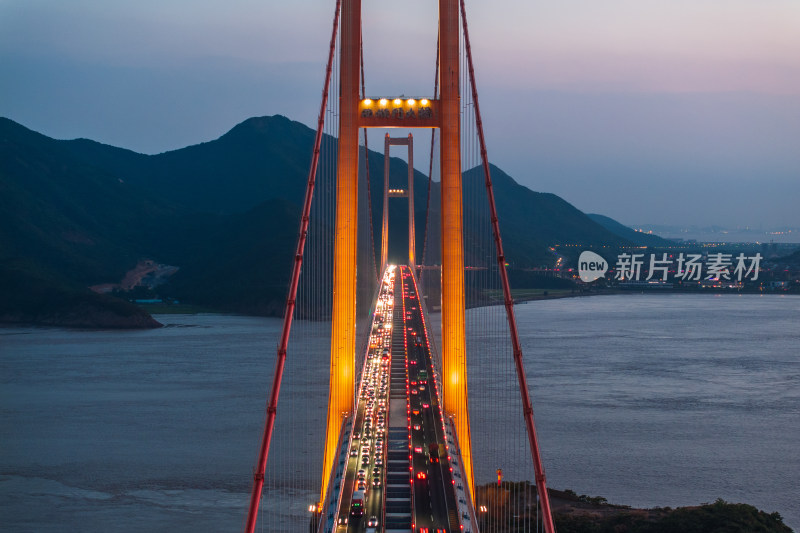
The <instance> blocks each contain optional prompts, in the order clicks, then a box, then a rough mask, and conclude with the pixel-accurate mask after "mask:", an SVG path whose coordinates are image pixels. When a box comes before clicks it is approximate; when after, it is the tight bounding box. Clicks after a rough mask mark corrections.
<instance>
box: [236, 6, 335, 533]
mask: <svg viewBox="0 0 800 533" xmlns="http://www.w3.org/2000/svg"><path fill="white" fill-rule="evenodd" d="M340 3H341V0H336V12H335V13H334V16H333V30H332V32H331V44H330V52H329V53H328V65H327V68H326V70H325V85H324V87H323V90H322V103H321V104H320V111H319V119H318V122H317V134H316V137H315V138H314V152H313V155H312V157H311V168H310V170H309V171H308V183H307V185H306V196H305V201H304V203H303V215H302V218H301V219H300V233H299V235H298V237H297V250H296V252H295V256H294V265H293V266H292V278H291V284H290V285H289V295H288V298H287V299H286V310H285V312H284V315H283V331H282V332H281V338H280V343H279V344H278V354H277V359H276V361H275V375H274V376H273V379H272V390H271V392H270V397H269V404H268V405H267V421H266V424H265V426H264V435H263V438H262V440H261V448H260V449H259V453H258V463H257V465H256V471H255V472H254V473H253V491H252V493H251V494H250V508H249V510H248V512H247V522H246V524H245V533H253V531H254V530H255V526H256V518H257V517H258V506H259V503H260V502H261V489H262V488H263V486H264V471H265V470H266V468H267V456H268V455H269V445H270V441H271V440H272V430H273V428H274V426H275V413H276V412H277V408H278V396H279V395H280V390H281V378H282V377H283V367H284V364H285V362H286V347H287V346H288V344H289V331H290V330H291V328H292V318H293V316H294V307H295V298H296V297H297V286H298V283H299V280H300V268H301V266H302V264H303V250H304V248H305V244H306V236H307V235H308V219H309V213H310V212H311V200H312V198H313V197H314V181H315V179H316V175H317V164H318V163H319V152H320V144H321V141H322V128H323V126H324V124H325V108H326V107H327V104H328V86H329V85H330V81H331V65H332V62H333V56H334V49H335V46H336V33H337V31H338V27H339V6H340Z"/></svg>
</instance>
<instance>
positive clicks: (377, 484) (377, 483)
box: [372, 477, 381, 487]
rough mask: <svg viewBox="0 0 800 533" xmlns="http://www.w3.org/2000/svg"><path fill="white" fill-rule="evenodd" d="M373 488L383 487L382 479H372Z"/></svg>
mask: <svg viewBox="0 0 800 533" xmlns="http://www.w3.org/2000/svg"><path fill="white" fill-rule="evenodd" d="M372 486H373V487H380V486H381V478H379V477H374V478H372Z"/></svg>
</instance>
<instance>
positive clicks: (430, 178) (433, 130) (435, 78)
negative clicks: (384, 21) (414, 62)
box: [417, 36, 439, 285]
mask: <svg viewBox="0 0 800 533" xmlns="http://www.w3.org/2000/svg"><path fill="white" fill-rule="evenodd" d="M438 97H439V37H438V36H437V37H436V70H435V74H434V75H433V99H434V100H436V99H437V98H438ZM435 141H436V128H431V157H430V159H429V160H428V163H429V164H428V200H427V204H426V205H425V236H424V237H423V238H422V260H421V261H420V264H419V266H418V267H417V268H418V269H419V270H418V272H419V275H418V276H417V278H418V279H419V280H420V285H422V276H423V273H424V272H425V269H424V268H423V267H424V266H425V252H426V251H427V250H428V233H429V231H428V230H429V229H430V228H429V227H428V222H429V221H430V212H431V182H432V181H433V149H434V144H435Z"/></svg>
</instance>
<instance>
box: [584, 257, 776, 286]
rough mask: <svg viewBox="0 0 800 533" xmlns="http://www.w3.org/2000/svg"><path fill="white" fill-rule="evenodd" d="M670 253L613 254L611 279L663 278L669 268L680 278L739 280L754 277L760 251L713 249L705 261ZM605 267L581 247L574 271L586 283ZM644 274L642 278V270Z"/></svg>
mask: <svg viewBox="0 0 800 533" xmlns="http://www.w3.org/2000/svg"><path fill="white" fill-rule="evenodd" d="M669 255H670V254H667V253H662V254H660V257H659V254H650V258H649V260H646V259H645V254H630V253H622V254H619V255H618V256H617V263H616V265H615V266H614V279H615V280H618V281H640V280H642V279H644V281H648V280H657V281H666V280H667V274H668V273H670V272H672V273H673V278H674V279H676V280H683V281H699V280H701V279H715V280H723V279H724V280H730V281H733V280H735V281H742V280H747V279H748V276H751V277H750V278H749V279H750V281H756V280H757V279H758V271H759V267H760V265H761V259H762V258H761V254H760V253H756V255H753V256H745V255H744V254H743V253H740V254H739V255H738V256H736V257H734V256H733V254H723V253H713V254H708V258H707V259H706V261H705V263H704V262H702V259H703V256H702V255H700V254H684V253H680V254H678V256H677V257H675V258H672V259H670V258H669ZM608 269H609V264H608V262H607V261H606V260H605V259H604V258H603V257H601V256H600V255H598V254H596V253H594V252H589V251H585V252H583V253H581V255H580V258H579V259H578V273H579V274H580V278H581V280H582V281H583V282H585V283H590V282H592V281H595V280H597V279H600V278H602V277H604V276H605V274H606V272H607V271H608ZM645 272H646V273H647V276H646V277H644V278H642V276H643V274H644V273H645Z"/></svg>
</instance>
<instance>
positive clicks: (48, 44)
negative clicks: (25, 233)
mask: <svg viewBox="0 0 800 533" xmlns="http://www.w3.org/2000/svg"><path fill="white" fill-rule="evenodd" d="M334 5H335V2H334V1H333V0H331V1H324V2H323V1H320V0H317V1H310V0H296V1H289V2H278V1H264V0H262V1H256V0H227V1H225V2H222V1H211V0H191V1H189V0H139V1H137V2H120V1H114V0H91V1H90V0H69V1H64V0H0V115H1V116H5V117H9V118H11V119H13V120H15V121H17V122H20V123H21V124H23V125H24V126H27V127H29V128H31V129H34V130H36V131H39V132H41V133H43V134H45V135H48V136H51V137H55V138H59V139H69V138H77V137H87V138H90V139H94V140H97V141H100V142H103V143H107V144H112V145H115V146H120V147H124V148H129V149H132V150H136V151H139V152H143V153H150V154H152V153H158V152H163V151H167V150H172V149H176V148H181V147H184V146H187V145H190V144H196V143H199V142H203V141H208V140H212V139H215V138H217V137H219V136H220V135H222V134H223V133H225V132H226V131H227V130H229V129H230V128H232V127H233V126H234V125H235V124H237V123H239V122H241V121H243V120H245V119H247V118H249V117H252V116H263V115H273V114H282V115H286V116H288V117H289V118H292V119H294V120H298V121H300V122H303V123H305V124H307V125H309V126H313V125H314V124H315V122H316V114H317V111H318V107H319V99H320V93H321V89H322V82H323V78H324V63H325V60H326V55H327V48H328V40H329V37H330V27H331V21H332V16H333V8H334ZM436 11H437V3H436V2H435V1H434V0H426V1H407V2H370V1H364V2H363V23H364V29H363V35H364V51H365V64H366V67H365V68H366V74H365V76H366V84H367V93H368V94H370V95H383V94H388V95H396V94H401V93H402V94H406V95H420V96H425V95H430V94H431V93H432V91H433V72H434V70H433V69H434V59H435V44H436ZM467 14H468V22H469V24H470V33H471V40H472V46H473V51H474V54H475V62H476V65H475V67H476V70H477V73H476V77H477V82H478V90H479V94H480V103H481V107H482V111H483V118H484V123H485V127H486V133H487V138H488V143H489V145H488V149H489V156H490V159H491V161H492V162H493V163H495V164H496V165H497V166H499V167H500V168H502V169H504V170H505V171H506V172H508V173H509V174H510V175H511V176H512V177H514V178H515V179H516V180H517V181H519V182H521V183H523V184H524V185H526V186H528V187H530V188H531V189H533V190H537V191H544V192H552V193H556V194H558V195H560V196H562V197H563V198H565V199H566V200H567V201H569V202H571V203H573V204H574V205H575V206H576V207H578V208H579V209H581V210H584V211H586V212H596V213H602V214H605V215H608V216H611V217H613V218H615V219H617V220H619V221H620V222H622V223H625V224H630V225H639V224H672V225H689V224H697V225H710V224H718V225H724V226H745V225H750V226H756V227H758V226H762V227H764V228H765V229H766V228H769V227H775V226H782V225H788V226H794V227H800V209H798V205H800V1H798V0H749V1H746V0H671V1H664V0H607V1H602V2H599V1H596V0H571V1H569V0H568V1H560V2H544V1H540V0H513V1H493V2H489V1H483V2H477V1H475V0H472V1H468V2H467ZM376 139H377V137H376ZM374 146H378V143H377V142H376V143H375V145H374ZM421 155H422V154H420V156H421ZM415 159H416V160H417V161H418V164H417V167H418V168H420V169H422V168H423V165H422V164H421V161H422V160H423V158H422V157H417V156H415ZM501 216H502V214H501Z"/></svg>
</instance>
